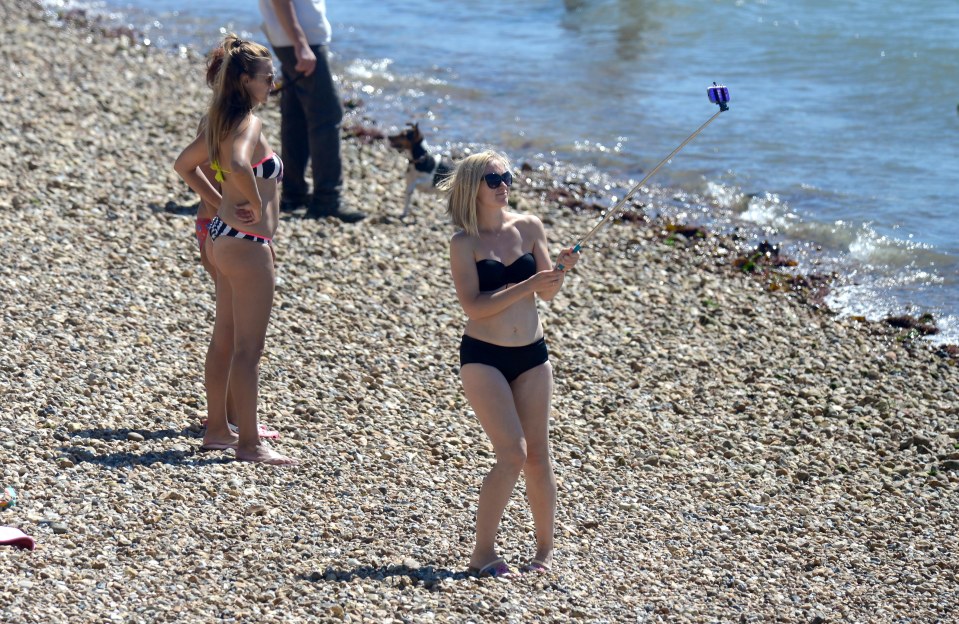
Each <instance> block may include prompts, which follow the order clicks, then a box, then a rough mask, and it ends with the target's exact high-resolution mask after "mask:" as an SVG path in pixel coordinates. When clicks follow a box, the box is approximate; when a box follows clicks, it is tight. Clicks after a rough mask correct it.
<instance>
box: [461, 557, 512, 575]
mask: <svg viewBox="0 0 959 624" xmlns="http://www.w3.org/2000/svg"><path fill="white" fill-rule="evenodd" d="M466 573H467V574H469V575H470V576H475V577H477V578H486V577H488V576H491V577H493V578H499V577H501V576H510V575H512V574H513V571H512V570H510V568H509V566H508V565H506V561H504V560H503V558H502V557H499V558H497V559H493V560H492V561H490V562H489V563H487V564H486V565H484V566H483V567H482V568H474V567H472V566H470V567H468V568H466Z"/></svg>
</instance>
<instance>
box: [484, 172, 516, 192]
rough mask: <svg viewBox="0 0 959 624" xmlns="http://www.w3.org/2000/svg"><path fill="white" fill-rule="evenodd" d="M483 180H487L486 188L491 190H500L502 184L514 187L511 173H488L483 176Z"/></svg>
mask: <svg viewBox="0 0 959 624" xmlns="http://www.w3.org/2000/svg"><path fill="white" fill-rule="evenodd" d="M483 179H484V180H486V186H488V187H490V188H491V189H498V188H499V185H500V184H504V183H505V184H506V186H513V174H512V173H510V172H509V171H507V172H505V173H487V174H486V175H485V176H483Z"/></svg>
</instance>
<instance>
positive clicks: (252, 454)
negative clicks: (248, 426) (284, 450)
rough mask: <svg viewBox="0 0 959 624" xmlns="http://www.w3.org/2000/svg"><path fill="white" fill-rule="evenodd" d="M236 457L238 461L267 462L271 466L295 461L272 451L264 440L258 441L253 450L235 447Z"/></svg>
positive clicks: (292, 463)
mask: <svg viewBox="0 0 959 624" xmlns="http://www.w3.org/2000/svg"><path fill="white" fill-rule="evenodd" d="M236 458H237V459H238V460H240V461H246V462H255V463H258V464H269V465H271V466H293V465H294V464H296V463H297V461H296V460H295V459H293V458H291V457H287V456H286V455H281V454H279V453H277V452H276V451H274V450H273V449H272V448H270V445H269V444H267V443H266V442H260V443H259V444H258V445H257V446H256V448H255V449H253V451H249V450H247V449H244V450H242V451H241V450H240V449H237V450H236Z"/></svg>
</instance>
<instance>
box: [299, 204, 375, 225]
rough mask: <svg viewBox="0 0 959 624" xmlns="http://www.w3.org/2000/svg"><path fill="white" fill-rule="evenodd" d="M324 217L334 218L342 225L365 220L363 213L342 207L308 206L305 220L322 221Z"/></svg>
mask: <svg viewBox="0 0 959 624" xmlns="http://www.w3.org/2000/svg"><path fill="white" fill-rule="evenodd" d="M324 217H335V218H337V219H339V220H340V221H342V222H343V223H356V222H357V221H362V220H363V219H365V218H366V213H365V212H360V211H359V210H345V209H344V208H343V206H340V205H337V204H335V205H333V206H323V207H321V206H310V209H309V210H307V211H306V218H307V219H322V218H324Z"/></svg>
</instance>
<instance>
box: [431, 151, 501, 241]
mask: <svg viewBox="0 0 959 624" xmlns="http://www.w3.org/2000/svg"><path fill="white" fill-rule="evenodd" d="M494 160H495V161H498V162H500V163H502V164H503V166H504V167H506V170H507V171H509V170H510V169H511V168H512V167H511V165H510V162H509V159H508V158H507V157H506V156H505V155H503V154H501V153H499V152H495V151H493V150H486V151H483V152H480V153H478V154H473V155H471V156H467V157H466V158H464V159H463V160H461V161H460V162H459V163H457V165H456V169H455V170H454V171H453V174H452V175H451V176H450V177H448V178H446V179H445V180H443V181H442V182H440V183H439V184H438V185H437V187H438V188H439V189H440V190H441V191H444V192H446V193H447V200H446V201H447V203H446V214H447V215H449V217H450V218H451V219H452V220H453V224H454V225H456V226H457V227H460V228H462V229H463V231H464V232H466V233H467V234H469V235H470V236H476V235H477V234H479V226H478V225H477V223H476V196H477V195H478V194H479V189H480V184H484V181H483V176H484V175H486V167H488V166H489V164H490V163H491V162H492V161H494Z"/></svg>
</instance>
